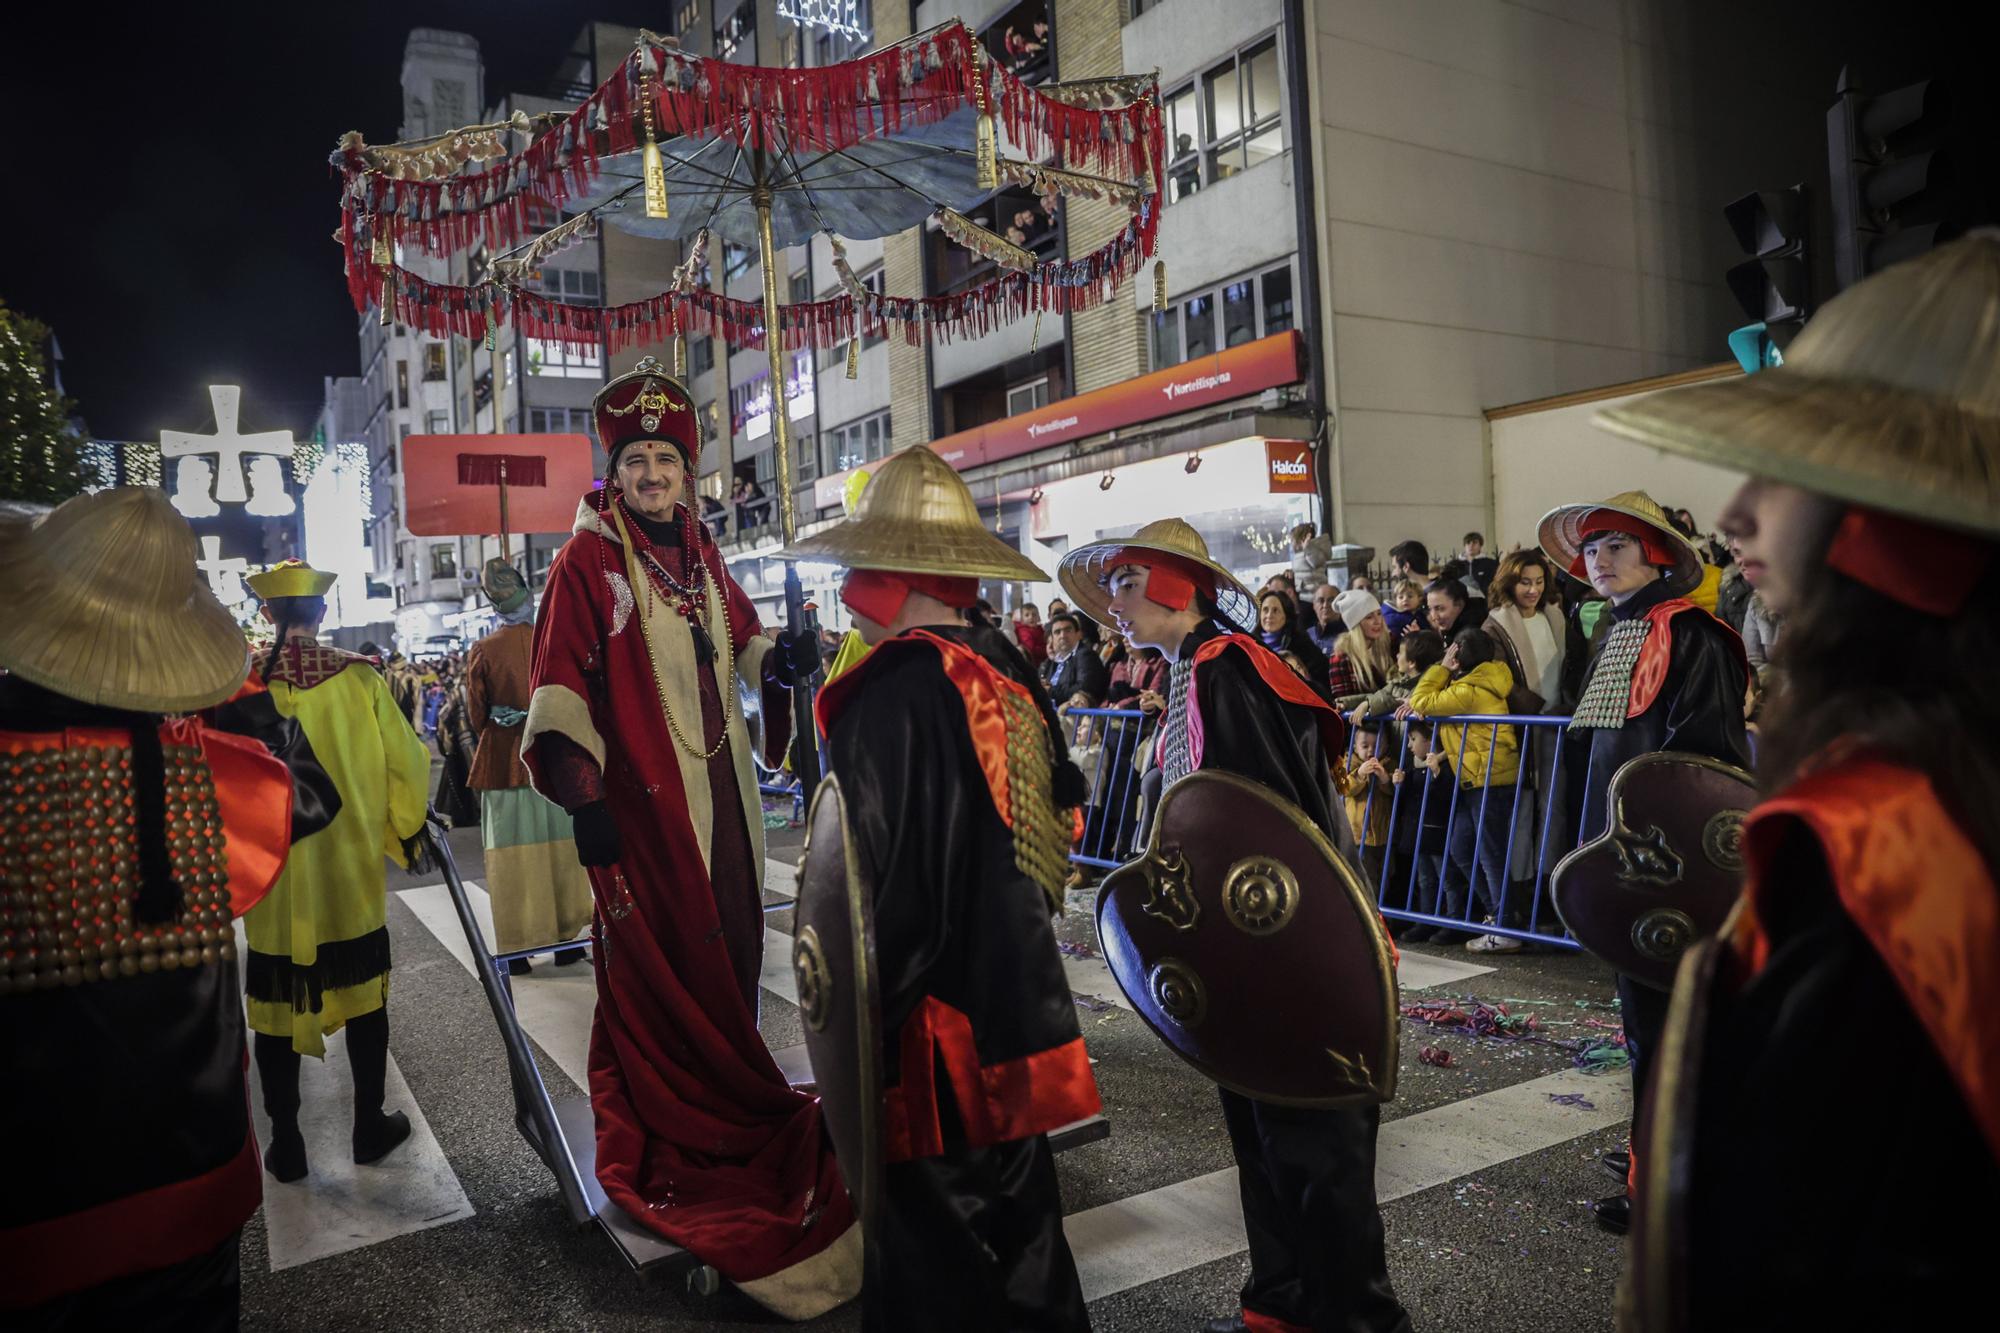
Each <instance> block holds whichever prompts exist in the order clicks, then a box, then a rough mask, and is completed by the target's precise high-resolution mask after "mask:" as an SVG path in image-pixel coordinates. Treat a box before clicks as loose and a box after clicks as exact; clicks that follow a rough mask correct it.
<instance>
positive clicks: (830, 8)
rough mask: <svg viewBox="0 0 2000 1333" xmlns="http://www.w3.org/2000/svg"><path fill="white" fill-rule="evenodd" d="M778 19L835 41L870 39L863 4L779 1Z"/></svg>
mask: <svg viewBox="0 0 2000 1333" xmlns="http://www.w3.org/2000/svg"><path fill="white" fill-rule="evenodd" d="M778 17H779V18H781V19H790V20H791V21H792V22H794V23H796V24H798V25H799V26H800V27H801V28H809V29H812V30H813V31H815V32H824V33H830V34H831V35H833V36H835V37H864V38H865V37H866V36H867V35H868V34H867V33H865V32H863V31H862V30H861V0H778Z"/></svg>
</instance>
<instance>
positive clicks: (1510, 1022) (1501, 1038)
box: [1402, 995, 1629, 1074]
mask: <svg viewBox="0 0 2000 1333" xmlns="http://www.w3.org/2000/svg"><path fill="white" fill-rule="evenodd" d="M1519 1003H1523V1001H1520V1000H1500V1001H1498V1002H1495V1003H1489V1002H1488V1001H1485V1000H1477V999H1474V998H1473V997H1472V996H1470V995H1468V996H1465V997H1464V998H1462V999H1457V1000H1452V999H1438V1000H1427V1001H1424V1002H1423V1003H1420V1004H1406V1005H1404V1006H1402V1014H1403V1017H1404V1018H1405V1019H1408V1020H1409V1021H1410V1022H1412V1023H1421V1024H1423V1025H1424V1026H1425V1027H1427V1028H1430V1029H1432V1030H1433V1031H1448V1032H1453V1033H1456V1034H1459V1035H1462V1036H1466V1037H1471V1038H1473V1039H1474V1040H1476V1041H1494V1042H1502V1043H1506V1042H1516V1041H1524V1042H1536V1043H1538V1044H1540V1045H1544V1046H1552V1047H1554V1048H1555V1049H1557V1050H1559V1051H1563V1052H1566V1053H1567V1054H1568V1055H1569V1057H1570V1059H1571V1060H1572V1061H1574V1062H1575V1064H1576V1067H1577V1068H1579V1069H1581V1070H1583V1071H1584V1072H1585V1073H1586V1074H1605V1073H1610V1072H1611V1071H1613V1070H1616V1069H1623V1068H1625V1067H1626V1064H1627V1063H1628V1061H1629V1057H1628V1055H1627V1053H1626V1051H1625V1036H1624V1033H1623V1031H1622V1030H1620V1031H1619V1033H1618V1035H1617V1036H1615V1037H1610V1038H1603V1037H1579V1038H1575V1039H1571V1040H1563V1039H1560V1038H1557V1037H1552V1036H1549V1035H1548V1034H1547V1033H1546V1032H1545V1031H1544V1030H1543V1024H1542V1022H1541V1020H1539V1019H1537V1018H1536V1017H1535V1015H1533V1014H1517V1013H1514V1012H1512V1011H1510V1010H1509V1009H1508V1008H1507V1006H1508V1005H1509V1004H1519ZM1583 1003H1586V1004H1587V1003H1590V1002H1589V1001H1584V1002H1583ZM1584 1021H1585V1022H1586V1023H1587V1024H1589V1025H1590V1026H1592V1027H1596V1026H1600V1025H1599V1024H1598V1023H1595V1022H1592V1021H1591V1020H1589V1019H1586V1020H1584ZM1601 1026H1603V1027H1605V1028H1615V1027H1616V1026H1617V1025H1615V1024H1610V1023H1605V1024H1602V1025H1601ZM1419 1058H1421V1057H1419Z"/></svg>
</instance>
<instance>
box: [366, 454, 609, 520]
mask: <svg viewBox="0 0 2000 1333" xmlns="http://www.w3.org/2000/svg"><path fill="white" fill-rule="evenodd" d="M501 458H505V459H507V460H508V468H509V471H510V476H513V477H520V478H525V480H524V481H510V482H509V484H508V486H507V531H509V532H568V531H569V529H570V524H571V523H573V522H575V521H576V502H577V501H578V500H580V499H582V498H583V494H584V492H585V491H588V490H589V489H590V487H591V483H592V482H593V481H594V480H595V478H594V477H593V476H592V475H591V467H590V462H591V460H590V437H589V436H587V435H412V436H411V437H410V438H409V439H407V440H404V441H403V503H404V508H405V509H406V511H407V513H406V516H405V522H406V523H407V524H408V526H409V529H410V531H411V532H412V533H414V534H415V535H417V536H419V537H477V536H480V535H483V534H487V533H496V532H498V531H500V485H499V473H500V468H499V461H500V459H501ZM519 460H526V461H527V462H528V463H529V464H530V465H529V466H523V465H522V462H521V461H519ZM534 462H540V463H541V467H540V468H539V469H536V468H535V467H533V466H532V464H533V463H534ZM538 471H539V475H537V472H538Z"/></svg>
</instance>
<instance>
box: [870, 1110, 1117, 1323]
mask: <svg viewBox="0 0 2000 1333" xmlns="http://www.w3.org/2000/svg"><path fill="white" fill-rule="evenodd" d="M887 1205H888V1206H887V1207H885V1208H884V1209H883V1210H882V1221H881V1222H880V1224H879V1225H878V1227H877V1231H878V1233H879V1234H877V1235H871V1236H869V1237H868V1240H867V1248H866V1256H867V1259H866V1263H867V1274H866V1278H865V1280H864V1282H863V1285H862V1298H861V1299H862V1318H861V1325H862V1327H863V1328H864V1329H866V1330H867V1331H868V1333H931V1331H932V1330H937V1331H938V1333H943V1330H947V1329H949V1330H952V1333H961V1331H963V1333H1045V1331H1046V1333H1083V1331H1087V1330H1088V1329H1089V1328H1090V1316H1089V1315H1088V1314H1086V1313H1085V1311H1084V1306H1083V1287H1082V1285H1081V1284H1080V1283H1079V1282H1078V1281H1077V1276H1076V1260H1075V1259H1074V1258H1072V1257H1071V1255H1070V1252H1069V1241H1068V1240H1067V1239H1065V1238H1064V1236H1063V1229H1062V1194H1061V1191H1060V1190H1059V1189H1058V1188H1057V1186H1056V1164H1055V1155H1054V1154H1053V1153H1052V1152H1050V1151H1049V1141H1048V1139H1047V1138H1046V1137H1045V1136H1043V1135H1040V1134H1037V1135H1036V1136H1035V1137H1034V1138H1031V1139H1017V1140H1015V1141H1014V1142H1012V1143H1002V1144H998V1145H996V1146H994V1147H991V1148H969V1147H964V1146H958V1147H955V1148H952V1149H950V1150H948V1151H946V1152H945V1153H944V1154H943V1155H942V1156H938V1157H921V1158H918V1159H917V1160H915V1161H910V1162H893V1163H891V1164H890V1166H889V1168H888V1194H887Z"/></svg>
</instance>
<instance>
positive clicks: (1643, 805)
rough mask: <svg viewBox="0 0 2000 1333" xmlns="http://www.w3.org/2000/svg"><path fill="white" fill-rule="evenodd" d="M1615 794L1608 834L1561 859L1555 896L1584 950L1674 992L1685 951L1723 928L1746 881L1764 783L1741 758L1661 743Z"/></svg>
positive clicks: (1616, 779) (1618, 783) (1632, 766)
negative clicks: (1750, 823) (1750, 828)
mask: <svg viewBox="0 0 2000 1333" xmlns="http://www.w3.org/2000/svg"><path fill="white" fill-rule="evenodd" d="M1609 801H1610V807H1611V818H1610V820H1609V822H1608V824H1607V826H1606V828H1605V831H1604V833H1603V834H1602V835H1601V836H1599V837H1597V838H1595V839H1593V840H1592V841H1590V842H1587V843H1585V844H1584V845H1583V846H1581V847H1579V848H1577V849H1576V850H1575V851H1573V852H1571V853H1570V854H1569V855H1568V856H1565V857H1564V858H1563V859H1562V861H1561V862H1560V863H1559V864H1557V866H1556V868H1555V873H1554V874H1553V875H1552V876H1551V877H1550V883H1549V888H1550V897H1551V898H1552V899H1553V900H1554V902H1555V905H1556V911H1557V913H1558V914H1560V915H1561V917H1562V920H1563V924H1564V925H1565V926H1567V927H1569V931H1570V933H1571V934H1572V935H1574V936H1576V938H1577V940H1578V942H1579V943H1581V944H1582V945H1583V947H1584V948H1586V949H1588V950H1590V951H1591V952H1592V953H1594V954H1596V955H1597V956H1598V957H1599V958H1602V959H1603V960H1604V961H1605V962H1607V963H1609V964H1611V965H1612V966H1613V967H1615V968H1617V969H1618V970H1619V971H1620V972H1623V973H1624V974H1625V975H1626V976H1628V977H1631V978H1633V979H1634V980H1635V981H1641V982H1644V983H1645V984H1646V985H1648V986H1651V987H1653V988H1654V989H1656V990H1669V989H1671V988H1672V987H1673V984H1674V969H1675V968H1676V967H1678V966H1679V965H1680V960H1681V955H1682V954H1684V953H1686V952H1687V950H1688V946H1689V945H1691V944H1693V943H1694V942H1695V941H1696V940H1697V939H1702V938H1706V937H1707V936H1710V935H1713V934H1714V933H1715V932H1716V930H1717V929H1719V928H1720V927H1721V925H1722V921H1723V918H1724V917H1726V916H1728V915H1729V909H1730V907H1731V906H1733V905H1734V904H1735V902H1736V896H1737V894H1738V892H1739V891H1740V890H1741V888H1742V875H1743V820H1744V818H1745V817H1746V816H1748V815H1749V813H1750V809H1751V807H1752V806H1754V805H1755V804H1756V803H1757V788H1756V783H1755V782H1754V780H1753V779H1752V778H1751V776H1750V775H1749V774H1748V773H1746V772H1744V771H1743V770H1742V769H1740V768H1737V767H1735V766H1733V765H1730V764H1725V763H1721V762H1719V761H1718V760H1714V759H1709V758H1707V757H1705V756H1702V755H1695V754H1681V753H1679V752H1677V751H1673V750H1661V751H1657V752H1655V753H1653V754H1642V755H1640V756H1639V757H1638V758H1636V759H1632V760H1628V761H1627V762H1626V763H1625V764H1624V765H1623V766H1621V767H1620V768H1619V770H1618V771H1617V772H1616V773H1615V774H1613V775H1612V777H1611V787H1610V797H1609Z"/></svg>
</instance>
